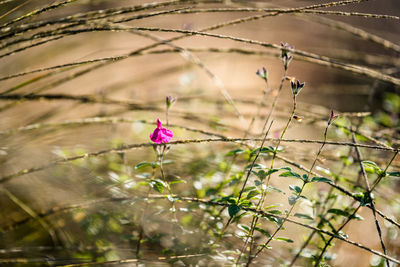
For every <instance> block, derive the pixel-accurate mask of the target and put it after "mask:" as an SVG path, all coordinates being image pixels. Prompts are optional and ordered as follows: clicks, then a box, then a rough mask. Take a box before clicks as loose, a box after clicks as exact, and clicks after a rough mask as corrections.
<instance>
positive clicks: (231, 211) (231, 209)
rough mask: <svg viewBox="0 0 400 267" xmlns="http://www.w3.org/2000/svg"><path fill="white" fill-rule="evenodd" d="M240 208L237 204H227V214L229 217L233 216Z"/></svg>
mask: <svg viewBox="0 0 400 267" xmlns="http://www.w3.org/2000/svg"><path fill="white" fill-rule="evenodd" d="M240 210H241V207H240V206H238V205H229V207H228V213H229V216H231V217H233V216H235V214H236V213H238V212H239V211H240Z"/></svg>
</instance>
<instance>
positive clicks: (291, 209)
mask: <svg viewBox="0 0 400 267" xmlns="http://www.w3.org/2000/svg"><path fill="white" fill-rule="evenodd" d="M294 102H296V99H294ZM329 126H330V120H329V121H328V124H327V126H326V127H325V131H324V141H323V143H322V145H321V146H320V148H319V150H318V153H317V155H316V156H315V159H314V162H313V163H312V165H311V168H310V170H309V171H308V173H307V179H309V178H310V175H311V172H312V171H313V169H314V166H315V164H316V162H317V160H318V158H319V155H320V154H321V152H322V149H323V148H324V146H325V143H326V139H327V133H328V128H329ZM306 184H307V181H304V182H303V185H302V187H301V189H300V192H299V193H298V194H297V196H301V194H302V192H303V190H304V187H305V186H306ZM295 205H296V202H295V203H293V205H292V206H291V208H290V209H289V211H288V213H287V214H286V216H285V218H286V219H287V218H289V216H290V215H291V213H292V211H293V209H294V207H295ZM284 223H285V221H283V222H282V223H281V224H280V225H279V227H278V228H277V229H276V230H275V232H274V233H273V234H272V235H271V236H270V237H269V238H268V240H267V241H266V242H265V244H264V245H263V246H261V248H260V249H259V250H258V251H257V253H256V254H255V255H254V257H249V259H248V262H247V266H249V265H250V263H251V261H252V259H254V258H255V257H257V255H258V254H260V253H261V252H262V251H263V250H264V248H265V247H267V245H268V244H269V242H271V240H273V238H274V237H275V235H276V234H277V233H278V232H279V231H280V230H281V229H282V227H283V225H284Z"/></svg>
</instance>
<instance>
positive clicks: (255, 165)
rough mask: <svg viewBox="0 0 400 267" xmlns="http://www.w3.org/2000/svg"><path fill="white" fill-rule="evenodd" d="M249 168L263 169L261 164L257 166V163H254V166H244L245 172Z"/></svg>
mask: <svg viewBox="0 0 400 267" xmlns="http://www.w3.org/2000/svg"><path fill="white" fill-rule="evenodd" d="M251 166H253V169H265V166H264V165H262V164H259V163H256V164H254V165H253V164H249V165H247V166H246V169H247V170H248V169H250V168H251Z"/></svg>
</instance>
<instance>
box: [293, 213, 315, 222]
mask: <svg viewBox="0 0 400 267" xmlns="http://www.w3.org/2000/svg"><path fill="white" fill-rule="evenodd" d="M294 216H295V217H297V218H300V219H307V220H314V218H313V217H311V216H310V215H307V214H303V213H296V214H295V215H294Z"/></svg>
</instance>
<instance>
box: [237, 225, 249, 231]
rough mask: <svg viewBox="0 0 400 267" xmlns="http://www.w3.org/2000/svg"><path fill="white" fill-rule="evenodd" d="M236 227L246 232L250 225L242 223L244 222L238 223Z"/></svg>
mask: <svg viewBox="0 0 400 267" xmlns="http://www.w3.org/2000/svg"><path fill="white" fill-rule="evenodd" d="M238 227H239V228H240V229H242V230H244V231H246V233H248V232H250V227H248V226H246V225H244V224H239V225H238Z"/></svg>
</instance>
